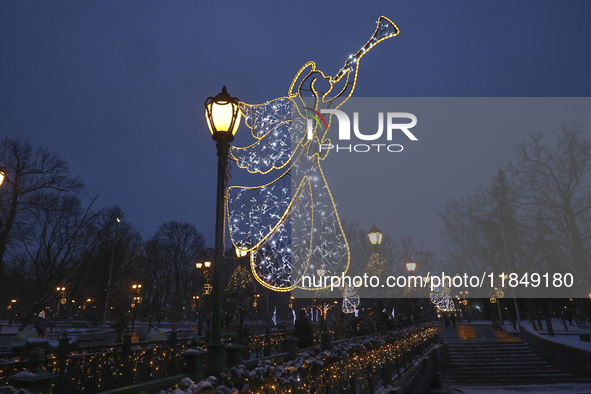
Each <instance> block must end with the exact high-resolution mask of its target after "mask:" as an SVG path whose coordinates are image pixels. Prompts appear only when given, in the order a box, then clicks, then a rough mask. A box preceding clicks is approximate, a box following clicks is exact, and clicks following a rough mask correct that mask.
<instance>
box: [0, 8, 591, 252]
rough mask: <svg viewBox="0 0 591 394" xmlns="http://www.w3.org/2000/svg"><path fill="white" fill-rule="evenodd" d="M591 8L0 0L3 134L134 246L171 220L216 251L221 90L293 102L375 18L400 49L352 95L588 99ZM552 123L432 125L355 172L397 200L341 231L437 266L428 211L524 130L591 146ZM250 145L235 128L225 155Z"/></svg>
mask: <svg viewBox="0 0 591 394" xmlns="http://www.w3.org/2000/svg"><path fill="white" fill-rule="evenodd" d="M590 8H591V5H590V4H589V2H586V1H569V2H554V1H525V2H518V3H515V2H511V1H494V2H461V1H446V2H438V1H429V2H420V3H417V2H408V1H407V2H392V1H369V2H363V3H362V2H357V1H338V2H334V1H333V2H313V1H299V2H266V3H263V2H239V1H233V2H221V3H215V2H204V3H203V2H199V3H198V2H192V1H172V2H166V3H164V2H144V1H126V2H118V1H100V2H98V1H96V2H67V3H64V2H57V1H28V2H20V1H4V2H1V3H0V137H17V136H18V137H22V138H26V139H29V140H30V142H31V143H32V144H33V145H34V146H36V147H38V146H43V147H47V148H49V149H50V150H53V151H59V152H60V154H61V156H62V157H63V158H65V159H66V160H67V161H68V163H69V164H70V168H71V172H72V173H73V174H77V175H80V176H81V178H82V179H83V180H84V182H85V183H86V185H87V187H88V188H89V191H90V194H91V195H96V194H100V198H99V200H98V204H99V206H101V207H107V206H111V205H114V204H117V205H119V206H120V207H121V208H122V209H123V210H124V211H125V212H126V219H127V220H128V221H130V222H132V223H134V224H136V225H137V227H138V229H139V230H140V232H141V233H142V235H143V236H144V237H145V238H149V237H151V236H152V234H153V233H154V232H155V231H156V229H157V228H158V226H159V225H160V224H162V223H164V222H166V221H170V220H177V221H186V222H189V223H192V224H194V225H195V226H196V227H197V229H198V230H199V231H201V232H202V233H203V234H204V236H205V239H206V241H207V243H208V244H209V245H213V238H214V234H213V229H214V211H215V208H214V207H215V176H216V171H217V167H216V165H217V158H216V149H215V144H214V142H213V141H212V140H211V136H210V134H209V131H208V130H207V126H206V123H205V119H204V116H203V103H204V101H205V99H206V98H207V97H208V96H215V95H216V94H217V93H219V92H220V90H221V88H222V86H223V85H226V86H227V87H228V92H229V93H230V94H231V95H233V96H236V97H238V98H239V99H240V100H243V101H245V102H248V103H260V102H265V101H267V100H271V99H274V98H277V97H281V96H284V95H286V93H287V90H288V88H289V84H290V82H291V80H292V78H293V77H294V75H295V73H296V72H297V70H299V68H300V67H301V66H302V65H303V64H304V63H305V62H306V61H308V60H314V61H315V62H316V63H317V65H318V67H319V68H320V69H322V70H323V71H325V72H326V73H327V74H328V75H334V73H335V72H336V71H338V70H339V69H340V68H341V67H342V65H343V63H344V61H345V60H346V58H347V57H348V56H349V55H350V54H351V53H354V52H355V51H357V49H359V47H360V46H361V45H363V44H364V43H365V42H366V40H367V39H368V38H369V36H371V34H372V33H373V30H374V28H375V21H376V20H377V18H378V17H379V16H380V15H385V16H387V17H388V18H390V19H391V20H392V21H393V22H394V23H396V25H397V26H398V27H399V28H400V34H399V36H397V37H394V38H391V39H389V40H387V41H386V42H384V43H382V44H380V46H378V47H376V48H375V49H374V50H372V52H371V53H369V54H368V55H367V56H365V57H364V58H363V60H362V64H361V65H360V71H359V79H358V84H357V89H356V90H355V92H354V95H353V96H354V97H402V98H404V97H586V96H588V95H589V92H590V91H591V78H590V77H589V69H591V52H590V51H589V48H590V47H591V25H589V23H588V15H590V11H591V9H590ZM412 102H413V103H414V102H415V101H412ZM416 102H418V101H416ZM445 102H447V103H451V102H452V101H445ZM430 103H439V102H438V101H430ZM417 108H418V107H417ZM513 109H514V110H516V111H517V112H519V111H518V108H513ZM419 110H420V109H419ZM408 112H410V111H408ZM546 112H552V110H551V108H550V109H548V110H547V111H546ZM587 112H588V111H587ZM514 115H515V114H514ZM556 115H557V116H556V117H553V118H552V120H551V121H550V120H548V121H545V122H544V121H543V120H540V121H539V122H536V123H535V124H532V125H531V129H528V128H526V127H518V126H523V125H516V126H515V127H514V129H512V128H511V127H513V125H512V123H511V122H510V121H507V120H504V119H503V117H504V114H503V113H498V114H497V115H496V116H497V117H498V118H499V119H498V120H499V121H502V122H501V123H499V124H501V125H507V127H506V128H504V127H503V128H502V130H494V129H482V128H480V127H479V128H473V129H472V128H470V127H469V126H468V127H467V126H466V123H465V122H466V118H464V115H461V116H460V115H458V114H457V113H454V115H453V116H452V118H451V119H446V122H445V124H447V125H450V127H449V128H446V130H445V133H442V132H440V133H439V134H437V133H434V132H433V133H432V129H431V128H425V129H423V130H424V131H423V132H422V134H419V133H417V134H418V138H419V141H418V142H417V143H416V150H415V151H414V152H411V151H410V146H409V151H407V152H405V153H409V154H408V155H407V154H405V155H402V156H396V158H393V159H392V160H393V162H392V163H390V165H387V164H384V163H380V164H379V165H378V166H373V167H372V170H373V171H364V174H363V177H364V179H366V180H374V182H375V183H374V184H383V185H384V187H386V185H388V186H389V187H392V188H393V189H392V190H393V191H392V192H391V193H392V199H391V200H389V203H390V204H394V205H395V206H396V207H397V210H392V211H388V212H392V214H391V215H385V214H384V207H382V203H381V201H380V202H379V203H378V202H377V200H375V198H374V197H372V196H368V195H367V194H368V193H366V195H360V194H363V193H361V192H362V189H361V188H359V189H357V190H356V193H348V194H349V195H348V196H347V199H345V198H344V197H343V199H342V201H341V202H340V203H339V204H341V205H343V206H345V207H346V206H347V205H352V204H354V205H355V206H356V207H358V208H357V210H356V211H355V212H357V213H356V214H354V215H352V217H351V220H352V221H356V222H359V223H360V224H361V225H362V226H364V227H366V228H369V227H371V225H372V223H374V222H376V224H378V223H379V227H380V228H381V229H382V230H384V231H385V232H387V233H390V234H392V235H394V236H395V237H400V236H405V235H412V236H413V237H414V238H416V241H417V244H418V246H419V247H421V248H425V249H433V250H436V251H437V252H438V254H444V252H445V245H444V237H443V236H442V235H441V234H440V233H439V230H440V229H441V228H442V225H441V223H440V221H439V217H438V215H437V212H439V211H440V210H441V208H442V207H443V204H444V203H445V200H446V199H447V198H451V197H453V196H456V195H461V194H465V193H467V192H469V191H470V190H472V189H474V188H475V187H477V186H479V185H486V184H488V182H489V180H490V178H491V177H492V176H493V175H494V174H495V173H496V170H497V169H498V167H500V166H502V165H503V164H504V163H505V162H506V160H507V158H509V157H510V156H511V154H512V146H513V145H514V144H515V143H517V142H520V141H522V140H524V139H525V138H526V137H527V135H528V134H529V133H531V132H545V133H548V134H550V135H552V136H556V135H557V133H558V127H559V126H560V125H561V124H563V123H567V124H568V123H571V122H573V121H581V124H582V126H583V130H584V133H585V136H586V137H587V138H588V137H589V135H590V134H589V128H590V127H591V124H589V121H586V122H585V119H573V116H574V115H573V114H572V113H571V112H570V111H565V112H564V113H563V115H564V116H562V117H561V116H558V115H560V114H558V113H556ZM466 116H468V119H470V113H469V112H468V113H467V114H466ZM512 116H513V115H512ZM516 116H517V115H516ZM543 119H547V118H543ZM419 125H420V123H419ZM419 125H417V127H419ZM455 125H457V126H458V127H455ZM460 126H461V127H460ZM252 142H253V141H252V138H249V133H248V129H247V128H246V127H245V126H242V127H241V129H240V130H239V131H238V135H237V138H236V144H237V145H242V146H244V145H247V144H249V143H252ZM411 146H412V145H411ZM413 149H415V148H414V146H413ZM394 160H395V161H394ZM232 176H233V178H232V179H231V180H230V182H231V183H233V184H235V183H243V181H244V179H245V178H241V177H242V175H241V174H239V172H238V171H237V169H236V167H234V168H233V169H232ZM362 180H363V179H362ZM331 187H333V188H334V190H333V191H334V193H335V195H338V194H341V195H344V194H345V193H344V192H343V191H341V190H339V187H338V186H337V184H336V183H335V184H334V185H332V184H331ZM388 190H389V189H388ZM388 193H390V192H388ZM372 198H373V199H372ZM361 206H367V207H368V210H367V211H365V210H364V211H362V210H360V208H359V207H361ZM343 209H345V208H343Z"/></svg>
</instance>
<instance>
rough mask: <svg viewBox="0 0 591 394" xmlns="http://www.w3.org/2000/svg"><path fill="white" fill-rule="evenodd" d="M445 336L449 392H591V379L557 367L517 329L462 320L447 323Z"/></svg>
mask: <svg viewBox="0 0 591 394" xmlns="http://www.w3.org/2000/svg"><path fill="white" fill-rule="evenodd" d="M444 337H445V342H446V344H445V350H446V352H445V353H446V365H445V385H446V386H447V387H448V388H449V390H450V391H449V392H456V393H461V392H463V393H480V392H482V393H501V392H530V393H535V392H546V393H562V392H569V393H589V394H591V380H589V379H583V378H578V377H576V376H574V375H572V374H569V373H565V372H563V371H559V370H557V369H555V368H554V367H552V366H551V365H549V364H548V363H546V362H545V361H543V360H542V359H540V358H539V357H538V356H537V355H536V354H534V353H533V352H532V351H531V350H530V348H529V347H528V346H527V344H526V343H524V342H523V341H522V340H521V339H520V338H519V337H518V336H517V334H516V333H509V332H506V331H496V330H495V329H494V328H493V327H492V326H491V325H468V324H458V325H456V327H455V328H453V327H445V328H444ZM540 385H543V390H542V386H540Z"/></svg>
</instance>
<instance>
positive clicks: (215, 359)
mask: <svg viewBox="0 0 591 394" xmlns="http://www.w3.org/2000/svg"><path fill="white" fill-rule="evenodd" d="M225 348H226V345H224V344H223V343H222V342H209V343H208V344H207V351H208V352H209V357H208V359H207V368H206V373H207V375H208V376H211V375H218V374H220V373H221V372H222V371H223V370H224V369H225V368H226V351H225Z"/></svg>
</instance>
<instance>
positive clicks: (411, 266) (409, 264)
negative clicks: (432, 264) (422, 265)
mask: <svg viewBox="0 0 591 394" xmlns="http://www.w3.org/2000/svg"><path fill="white" fill-rule="evenodd" d="M416 269H417V263H415V262H414V261H409V262H407V263H406V270H407V271H408V272H415V270H416Z"/></svg>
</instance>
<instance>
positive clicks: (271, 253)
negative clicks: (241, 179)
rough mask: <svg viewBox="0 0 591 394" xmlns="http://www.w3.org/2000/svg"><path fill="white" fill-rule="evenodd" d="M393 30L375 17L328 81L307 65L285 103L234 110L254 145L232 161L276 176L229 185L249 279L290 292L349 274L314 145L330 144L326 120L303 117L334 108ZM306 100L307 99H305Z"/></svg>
mask: <svg viewBox="0 0 591 394" xmlns="http://www.w3.org/2000/svg"><path fill="white" fill-rule="evenodd" d="M398 32H399V31H398V28H397V27H396V25H394V23H392V21H390V20H389V19H388V18H385V17H380V18H379V19H378V22H377V28H376V30H375V32H374V34H373V36H372V37H371V38H370V39H369V41H368V42H367V43H366V44H365V45H364V46H363V47H362V48H361V49H360V50H359V51H358V52H357V53H356V54H354V55H351V56H349V58H348V59H347V61H346V62H345V65H344V66H343V68H342V69H341V70H339V71H338V72H337V73H336V75H335V76H334V77H328V76H325V75H324V73H323V72H322V71H320V70H317V69H316V64H315V63H314V62H308V63H306V64H305V65H304V66H303V67H302V68H301V69H300V70H299V71H298V73H297V74H296V76H295V78H294V79H293V81H292V83H291V85H290V88H289V93H288V96H287V97H282V98H278V99H275V100H273V101H270V102H267V103H264V104H258V105H252V104H246V103H241V104H240V109H241V111H242V113H243V114H244V117H245V122H246V125H247V126H248V127H249V128H251V129H252V135H253V137H254V138H255V139H256V142H255V143H254V144H252V145H251V146H248V147H243V148H238V147H233V148H232V149H231V151H230V155H231V157H232V158H233V159H234V160H235V161H236V162H237V164H238V166H239V167H240V168H244V169H246V170H248V171H249V172H250V173H258V174H268V173H271V172H272V171H275V172H278V176H277V177H275V180H274V181H272V182H270V183H268V184H265V185H261V186H257V187H243V186H232V187H230V188H229V189H228V207H227V208H228V209H227V212H228V224H229V228H230V234H231V237H232V242H233V243H234V245H235V246H236V247H238V248H241V249H242V250H244V251H248V252H250V256H251V257H250V258H251V269H252V272H253V275H254V277H255V278H256V279H257V280H258V281H259V282H260V283H261V284H263V285H264V286H266V287H267V288H270V289H273V290H276V291H290V290H292V289H294V288H303V287H302V276H304V275H318V272H320V271H322V275H320V276H323V275H327V276H328V275H341V273H344V272H346V271H347V269H348V267H349V247H348V245H347V241H346V239H345V235H344V234H343V229H342V227H341V222H340V220H339V217H338V214H337V210H336V207H335V203H334V200H333V198H332V195H331V193H330V189H329V188H328V184H327V182H326V179H325V177H324V174H323V172H322V168H321V166H320V162H321V161H322V160H324V159H325V158H326V154H327V152H326V151H325V152H322V153H319V151H318V147H319V144H321V143H322V144H327V143H329V142H330V141H329V140H328V139H327V138H326V133H327V132H328V128H329V127H330V123H331V117H330V116H328V117H326V120H323V121H322V122H319V123H317V124H316V125H315V126H314V125H313V124H311V123H309V122H308V118H309V117H311V116H313V115H314V113H315V112H319V111H320V110H321V109H336V108H338V107H340V106H341V105H342V104H343V103H344V102H345V101H346V100H347V99H348V98H349V97H350V96H351V94H352V93H353V90H354V89H355V83H356V80H357V72H358V69H359V62H360V60H361V58H362V57H363V55H365V53H367V52H368V51H369V50H370V49H371V48H373V47H374V46H375V45H376V44H378V43H379V42H380V41H383V40H385V39H387V38H390V37H393V36H395V35H397V34H398ZM321 89H324V90H321ZM306 94H308V95H309V96H311V97H306V98H304V97H303V96H304V95H306ZM309 124H310V125H311V126H310V127H311V128H313V133H312V138H309V137H308V134H309V133H308V130H307V127H308V125H309ZM317 289H318V288H314V289H313V290H317Z"/></svg>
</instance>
